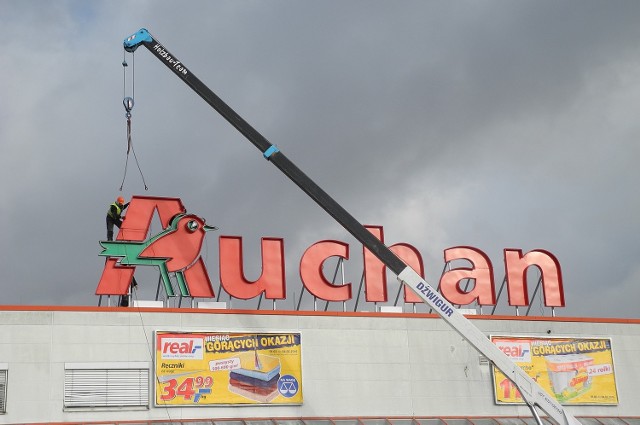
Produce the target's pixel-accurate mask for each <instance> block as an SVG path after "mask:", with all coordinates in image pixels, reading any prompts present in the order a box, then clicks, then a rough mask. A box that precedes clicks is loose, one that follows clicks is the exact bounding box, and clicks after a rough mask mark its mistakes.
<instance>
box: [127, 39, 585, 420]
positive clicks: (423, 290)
mask: <svg viewBox="0 0 640 425" xmlns="http://www.w3.org/2000/svg"><path fill="white" fill-rule="evenodd" d="M141 45H142V46H144V47H146V48H147V49H148V50H149V51H150V52H151V53H153V54H154V55H155V56H156V57H157V58H158V59H159V60H160V61H161V62H162V63H164V64H165V65H166V66H167V67H168V68H169V69H170V70H171V71H173V73H174V74H176V75H177V76H178V77H180V79H181V80H183V81H184V82H185V83H186V84H187V85H188V86H189V87H191V89H192V90H193V91H195V92H196V93H197V94H198V95H199V96H200V97H202V98H203V99H204V100H205V102H207V103H208V104H209V105H210V106H211V107H212V108H213V109H215V110H216V111H217V112H218V113H219V114H220V115H222V117H224V118H225V119H226V120H227V121H228V122H229V123H230V124H231V125H233V126H234V127H235V128H236V129H237V130H238V131H239V132H240V133H242V135H244V136H245V137H246V138H247V139H248V140H249V141H250V142H251V143H252V144H253V145H254V146H255V147H257V148H258V149H259V150H260V152H262V154H263V155H264V157H265V158H267V159H268V160H269V161H271V162H272V163H273V164H274V165H275V166H276V167H277V168H278V169H280V171H282V172H283V173H284V174H285V175H286V176H287V177H289V179H291V180H292V181H293V182H294V183H295V184H296V185H297V186H298V187H300V188H301V189H302V190H303V191H304V192H305V193H306V194H307V195H309V196H310V197H311V198H312V199H313V200H314V201H315V202H316V203H317V204H318V205H320V206H321V207H322V208H323V209H324V210H325V211H326V212H327V213H329V215H331V216H332V217H333V218H334V219H335V220H336V221H337V222H338V223H340V224H341V225H342V226H343V227H344V228H345V229H346V230H347V231H348V232H349V233H351V234H352V235H353V236H354V237H355V238H356V239H357V240H358V241H359V242H360V243H362V245H364V246H365V247H366V248H367V249H369V250H370V251H371V252H372V253H373V254H374V255H375V256H376V257H378V258H379V259H380V261H382V262H383V263H384V264H385V265H386V266H387V267H388V268H389V270H391V271H392V272H393V273H395V274H396V275H397V276H398V280H399V281H400V282H402V283H404V284H405V285H407V286H408V287H410V288H411V289H412V290H413V291H414V292H416V294H418V296H420V298H422V300H423V301H424V302H425V303H426V304H428V305H429V306H431V308H433V309H434V310H435V311H436V312H437V313H438V314H439V315H440V316H441V317H442V318H443V319H444V320H445V321H446V322H447V323H448V324H449V325H450V326H451V327H452V328H453V329H454V330H455V331H456V332H458V333H459V334H460V335H461V336H462V337H463V338H465V339H466V340H467V341H468V342H469V343H470V344H471V345H472V346H473V347H474V348H475V349H476V350H478V351H479V352H480V353H482V354H483V355H484V356H486V357H487V358H488V359H489V360H490V361H491V362H493V364H494V365H495V366H496V367H497V368H498V369H499V370H500V371H501V372H502V373H504V375H505V376H506V377H507V378H509V379H510V380H511V381H512V382H513V383H514V384H515V385H516V387H517V388H518V389H519V390H520V393H521V395H522V397H523V399H524V400H525V401H526V402H527V404H528V406H529V408H530V409H531V411H532V413H533V415H534V417H536V420H537V421H538V423H540V420H539V417H538V415H537V412H536V410H535V406H538V407H540V408H541V409H542V410H544V411H545V412H546V413H547V414H548V415H549V416H551V417H552V418H553V419H555V420H556V421H557V422H558V423H559V424H563V425H581V423H580V422H579V421H578V420H577V419H576V418H575V417H573V416H572V415H571V414H569V413H568V412H567V411H566V410H565V409H564V408H563V407H562V406H561V405H560V404H559V403H558V402H557V401H556V400H555V399H554V398H553V397H551V396H550V395H549V394H547V393H546V392H545V391H544V390H543V389H542V388H541V387H540V386H539V385H538V384H537V383H536V382H534V381H533V379H532V378H531V377H529V375H527V374H526V373H525V372H524V371H523V370H522V369H521V368H520V367H518V365H516V364H515V363H513V362H512V361H511V360H510V359H509V358H508V357H507V356H506V355H505V354H504V353H503V352H502V351H500V349H498V347H496V346H495V345H494V344H493V343H492V342H491V341H490V340H489V338H487V336H486V335H485V334H484V333H482V331H480V330H479V329H478V328H476V327H475V326H474V325H473V324H472V323H471V321H469V320H468V319H467V318H466V317H464V316H463V315H462V314H460V313H458V311H457V310H456V309H455V308H454V307H453V306H452V305H451V303H449V301H447V300H446V299H445V298H444V297H442V296H441V295H440V294H439V293H438V292H437V291H436V290H435V289H434V288H433V287H432V286H431V285H429V284H428V283H427V282H426V281H425V280H424V279H423V278H422V277H421V276H420V275H419V274H418V273H416V272H415V271H414V270H413V269H412V268H411V267H409V266H407V265H406V264H405V263H404V262H403V261H402V260H401V259H400V258H399V257H398V256H396V255H395V254H394V253H393V252H392V251H391V250H390V249H389V248H388V247H387V246H386V245H384V244H383V243H382V242H381V241H380V240H379V239H377V238H376V237H375V236H373V234H372V233H371V232H369V231H368V230H367V229H366V228H365V227H364V226H363V225H362V224H361V223H360V222H358V221H357V220H356V219H355V218H354V217H353V216H352V215H351V214H349V213H348V212H347V211H346V210H345V209H344V208H342V206H340V205H339V204H338V203H337V202H336V201H335V200H334V199H333V198H331V197H330V196H329V195H328V194H327V193H326V192H325V191H324V190H322V189H321V188H320V187H319V186H318V185H317V184H316V183H315V182H314V181H313V180H311V179H310V178H309V177H308V176H307V175H306V174H304V173H303V172H302V171H301V170H300V169H299V168H298V167H297V166H296V165H295V164H294V163H293V162H291V161H290V160H289V159H288V158H287V157H286V156H285V155H284V154H283V153H282V152H280V150H279V149H278V148H277V147H276V146H275V145H272V144H271V143H270V142H269V141H268V140H267V139H266V138H265V137H264V136H262V135H261V134H260V133H259V132H258V131H257V130H255V129H254V128H253V127H252V126H251V125H250V124H249V123H248V122H246V121H245V120H244V119H243V118H242V117H241V116H240V115H238V114H237V113H236V112H235V111H234V110H233V109H232V108H231V107H229V105H227V104H226V103H225V102H224V101H223V100H222V99H220V98H219V97H218V96H217V95H216V94H215V93H213V92H212V91H211V90H210V89H209V88H208V87H207V86H206V85H205V84H204V83H202V82H201V81H200V80H199V79H198V78H197V77H196V76H195V75H194V74H192V73H191V71H189V69H187V67H186V66H185V65H184V64H183V63H182V62H181V61H179V60H178V59H177V58H176V57H175V56H174V55H173V54H171V53H170V52H169V51H168V50H167V49H166V48H165V47H164V46H163V45H162V44H161V43H160V42H159V41H158V40H156V39H154V38H153V37H152V36H151V34H150V33H149V32H148V31H147V30H146V29H144V28H142V29H140V30H139V31H138V32H136V33H135V34H133V35H131V36H130V37H128V38H126V39H125V40H124V49H125V50H126V51H128V52H134V51H135V50H136V49H137V48H138V47H139V46H141Z"/></svg>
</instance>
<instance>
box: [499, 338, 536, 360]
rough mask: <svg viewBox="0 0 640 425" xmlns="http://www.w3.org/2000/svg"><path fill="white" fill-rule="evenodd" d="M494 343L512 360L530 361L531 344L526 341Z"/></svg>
mask: <svg viewBox="0 0 640 425" xmlns="http://www.w3.org/2000/svg"><path fill="white" fill-rule="evenodd" d="M495 344H496V346H497V347H498V348H499V349H500V351H502V352H503V353H504V354H506V355H507V357H509V358H510V359H512V360H513V361H514V362H531V345H530V344H529V343H528V342H516V341H495Z"/></svg>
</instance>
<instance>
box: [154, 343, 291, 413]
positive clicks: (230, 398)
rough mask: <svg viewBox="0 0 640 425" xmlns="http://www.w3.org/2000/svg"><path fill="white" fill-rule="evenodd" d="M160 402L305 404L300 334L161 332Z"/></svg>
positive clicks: (158, 362)
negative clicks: (303, 402) (303, 401)
mask: <svg viewBox="0 0 640 425" xmlns="http://www.w3.org/2000/svg"><path fill="white" fill-rule="evenodd" d="M155 344H156V346H155V366H154V369H155V405H156V406H207V405H208V406H210V405H219V404H226V405H229V404H231V405H255V404H263V405H270V404H278V405H282V404H294V405H295V404H302V400H303V399H302V362H301V345H300V334H299V333H236V332H169V331H166V332H165V331H156V335H155Z"/></svg>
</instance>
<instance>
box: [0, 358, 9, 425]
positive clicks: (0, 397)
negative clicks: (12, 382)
mask: <svg viewBox="0 0 640 425" xmlns="http://www.w3.org/2000/svg"><path fill="white" fill-rule="evenodd" d="M8 373H9V367H8V365H7V364H6V363H0V413H7V374H8Z"/></svg>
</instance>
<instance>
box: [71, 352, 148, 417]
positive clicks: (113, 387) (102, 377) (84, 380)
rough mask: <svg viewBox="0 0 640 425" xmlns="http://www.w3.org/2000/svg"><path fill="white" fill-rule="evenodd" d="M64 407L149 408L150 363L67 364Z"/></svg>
mask: <svg viewBox="0 0 640 425" xmlns="http://www.w3.org/2000/svg"><path fill="white" fill-rule="evenodd" d="M64 369H65V370H64V407H65V408H83V407H88V408H95V407H132V408H135V407H145V408H149V364H148V363H146V362H123V363H119V362H114V363H66V364H65V365H64Z"/></svg>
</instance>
